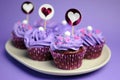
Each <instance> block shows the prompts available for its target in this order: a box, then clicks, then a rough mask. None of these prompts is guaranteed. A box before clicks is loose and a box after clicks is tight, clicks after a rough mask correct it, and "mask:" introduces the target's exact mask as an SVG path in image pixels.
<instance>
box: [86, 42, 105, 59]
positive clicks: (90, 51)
mask: <svg viewBox="0 0 120 80" xmlns="http://www.w3.org/2000/svg"><path fill="white" fill-rule="evenodd" d="M103 46H104V43H103V44H100V45H95V46H88V47H87V51H86V54H85V56H84V59H96V58H98V57H99V56H100V55H101V53H102V49H103Z"/></svg>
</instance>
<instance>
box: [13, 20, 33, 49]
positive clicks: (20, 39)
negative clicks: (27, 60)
mask: <svg viewBox="0 0 120 80" xmlns="http://www.w3.org/2000/svg"><path fill="white" fill-rule="evenodd" d="M31 29H32V27H31V26H30V25H29V24H28V22H27V21H26V20H24V21H23V22H22V23H21V22H17V23H16V24H15V26H14V29H13V31H12V42H13V44H14V46H15V47H17V48H20V49H26V46H25V44H24V35H25V33H26V32H27V31H28V30H31Z"/></svg>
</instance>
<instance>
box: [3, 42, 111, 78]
mask: <svg viewBox="0 0 120 80" xmlns="http://www.w3.org/2000/svg"><path fill="white" fill-rule="evenodd" d="M10 42H11V40H8V41H7V42H6V44H5V49H6V51H7V53H8V54H9V55H10V56H11V57H12V58H14V59H15V60H17V61H18V62H20V63H21V64H23V65H25V66H26V67H28V68H30V69H32V70H35V71H37V72H40V73H44V74H49V75H58V76H71V75H80V74H85V73H89V72H92V71H95V70H97V69H100V68H102V67H103V66H105V65H106V64H107V63H108V62H109V60H110V58H111V50H110V48H109V47H108V46H107V45H106V44H105V45H104V46H105V47H106V48H107V49H108V52H109V56H108V57H107V59H106V60H105V61H104V62H103V63H102V64H100V65H99V66H95V67H93V68H90V69H87V70H81V71H74V70H66V71H68V72H67V73H64V72H62V73H57V72H50V71H47V70H42V69H36V68H34V67H31V66H30V65H28V64H27V63H25V62H22V61H21V60H19V59H18V58H16V57H15V56H13V55H12V54H11V53H10V51H9V50H8V48H7V47H8V43H10ZM23 50H25V49H23ZM69 71H72V73H69Z"/></svg>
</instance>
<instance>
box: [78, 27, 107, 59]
mask: <svg viewBox="0 0 120 80" xmlns="http://www.w3.org/2000/svg"><path fill="white" fill-rule="evenodd" d="M80 32H81V33H82V35H81V38H82V39H83V41H84V45H85V46H86V47H87V51H86V54H85V57H84V58H85V59H95V58H98V57H99V56H100V55H101V52H102V48H103V46H104V44H105V39H104V37H103V36H102V33H101V32H100V31H98V30H96V31H95V30H93V29H92V27H91V26H88V27H87V28H83V29H80Z"/></svg>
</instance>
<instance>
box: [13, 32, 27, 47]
mask: <svg viewBox="0 0 120 80" xmlns="http://www.w3.org/2000/svg"><path fill="white" fill-rule="evenodd" d="M12 42H13V44H14V46H15V47H16V48H19V49H27V48H26V46H25V44H24V38H20V37H17V36H16V35H15V33H14V32H12Z"/></svg>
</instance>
